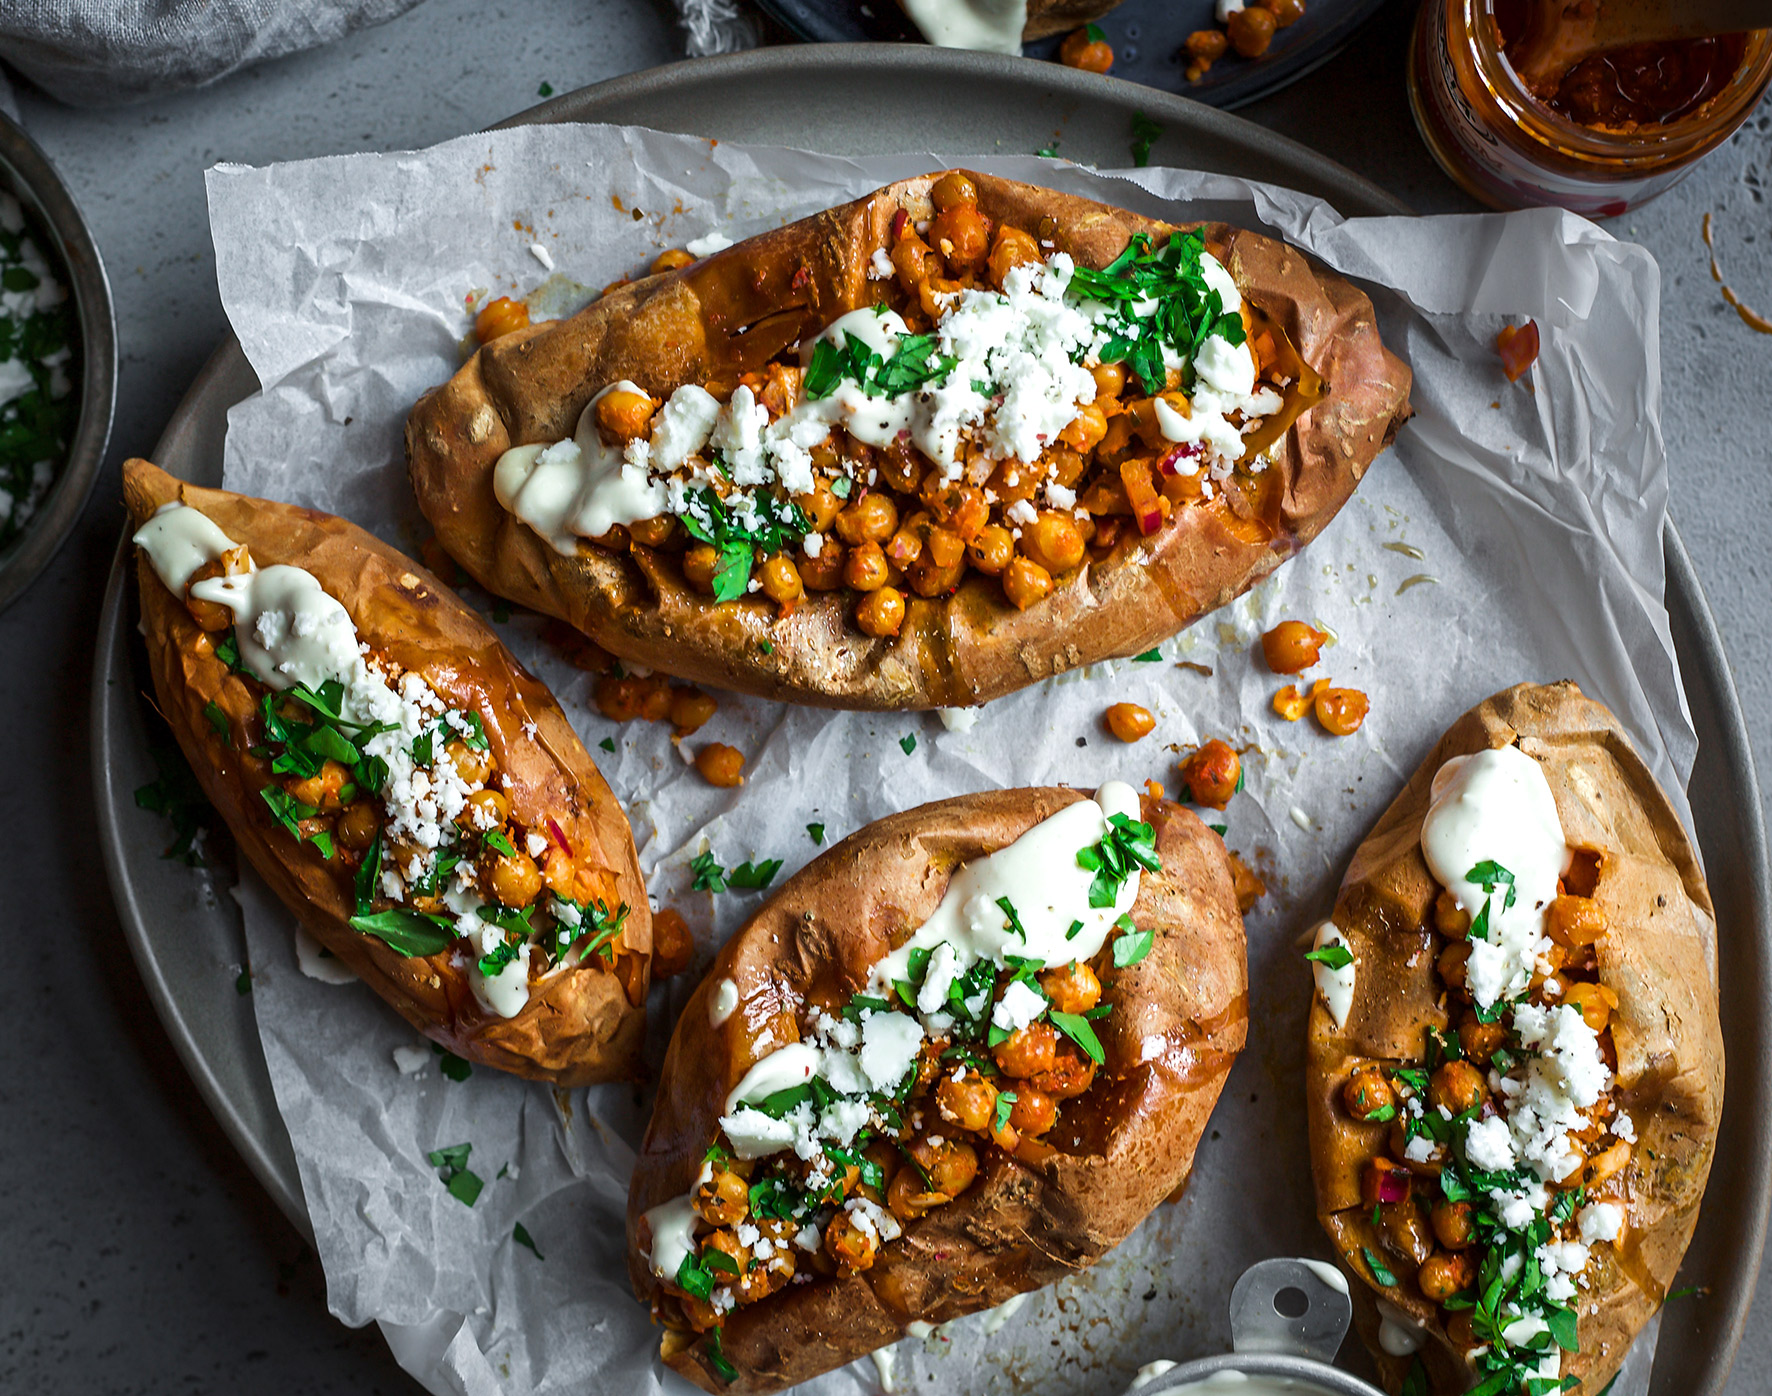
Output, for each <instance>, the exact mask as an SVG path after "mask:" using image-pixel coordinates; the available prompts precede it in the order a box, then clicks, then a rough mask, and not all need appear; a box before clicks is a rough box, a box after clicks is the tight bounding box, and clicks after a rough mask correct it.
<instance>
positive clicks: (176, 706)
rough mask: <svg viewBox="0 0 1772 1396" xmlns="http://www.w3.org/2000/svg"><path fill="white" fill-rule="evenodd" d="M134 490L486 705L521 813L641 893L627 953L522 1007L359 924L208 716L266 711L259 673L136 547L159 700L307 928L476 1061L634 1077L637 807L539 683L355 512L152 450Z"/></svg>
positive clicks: (545, 987) (138, 466) (439, 686)
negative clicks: (234, 546) (298, 577)
mask: <svg viewBox="0 0 1772 1396" xmlns="http://www.w3.org/2000/svg"><path fill="white" fill-rule="evenodd" d="M123 489H124V497H125V500H126V502H127V505H128V508H129V512H130V517H131V518H132V519H133V520H134V521H135V523H136V524H137V525H140V524H141V523H143V522H145V521H146V520H147V519H148V518H149V517H151V516H152V514H153V513H154V511H155V510H156V509H158V508H159V507H160V506H161V505H163V504H167V503H170V502H172V501H175V500H177V501H180V502H182V503H185V504H187V505H190V506H191V507H192V508H195V509H199V510H201V511H202V512H203V513H204V514H206V515H208V516H209V517H210V518H211V519H213V520H214V521H215V522H216V523H217V524H218V525H219V526H220V527H221V529H222V530H223V532H225V533H226V534H227V535H228V536H229V537H231V538H232V539H234V541H235V542H237V543H244V544H246V545H247V547H248V549H249V550H250V552H251V555H252V557H253V560H254V561H255V562H256V563H258V564H259V565H260V566H265V565H268V564H271V563H279V562H282V563H289V564H292V565H294V566H298V567H304V568H306V569H307V570H308V571H310V572H312V573H313V574H314V575H315V576H316V577H317V578H318V579H319V581H320V583H321V585H322V586H323V587H325V589H326V590H327V591H328V592H330V593H331V594H332V595H333V596H335V597H336V598H337V599H338V600H339V601H340V602H342V603H343V604H344V606H345V608H346V610H348V611H349V612H350V614H351V619H352V620H353V621H354V622H355V623H356V626H357V630H358V633H359V634H360V635H361V636H362V638H363V639H364V640H365V641H366V642H367V643H368V644H369V645H370V646H371V647H372V648H375V649H378V650H382V651H384V652H386V653H388V654H389V655H391V656H392V657H393V658H394V659H395V660H396V661H397V662H398V663H399V664H401V665H402V666H403V667H405V668H407V669H410V670H414V671H416V672H418V673H419V674H421V675H422V676H423V677H424V678H425V680H426V681H427V682H428V683H429V684H430V685H431V686H432V688H434V689H435V690H436V691H437V692H438V693H439V694H440V695H442V696H443V697H444V698H445V699H446V700H448V701H449V702H451V703H453V704H455V705H458V706H472V707H475V708H477V709H478V710H479V712H480V713H481V715H482V719H483V721H484V723H485V727H486V734H487V738H488V740H489V742H490V744H491V748H492V752H493V755H494V756H495V757H496V758H497V760H498V763H499V768H500V770H501V771H502V772H504V773H505V774H506V775H507V776H508V777H509V778H510V785H509V787H508V789H507V791H506V793H507V794H508V795H509V797H510V799H511V803H512V808H513V809H514V810H515V811H516V812H517V814H518V815H519V817H523V818H524V819H525V822H526V823H527V822H534V823H541V822H542V821H543V820H545V819H546V818H549V817H552V818H553V819H555V820H556V822H557V823H558V824H559V825H560V827H561V830H562V832H563V833H564V834H565V835H566V837H567V838H568V840H570V842H571V846H572V851H573V853H574V854H575V855H576V856H577V857H579V858H580V859H581V860H585V861H590V862H593V863H598V864H600V865H601V866H602V867H604V868H605V869H607V870H608V871H609V872H610V873H611V875H612V876H613V877H614V879H615V882H616V886H617V888H618V889H619V895H620V897H621V899H622V900H624V901H626V902H627V904H628V907H629V912H628V920H627V922H626V926H625V929H624V931H623V939H624V943H625V947H626V952H627V953H626V954H625V955H624V956H623V957H621V959H618V961H617V964H616V966H615V968H614V969H613V970H610V969H606V968H603V967H602V966H601V965H600V964H592V965H587V966H580V967H579V968H577V969H571V970H566V971H563V972H561V973H558V974H555V975H553V976H552V977H551V978H548V979H545V980H541V981H532V984H531V997H530V1001H529V1003H528V1004H527V1006H525V1007H524V1009H523V1010H522V1012H520V1013H519V1014H518V1015H517V1016H516V1017H515V1018H510V1019H504V1018H499V1017H497V1016H496V1015H493V1014H489V1013H487V1012H486V1011H485V1010H484V1009H482V1008H481V1007H480V1005H479V1003H478V1001H477V1000H476V999H475V998H474V995H473V991H472V989H471V988H470V987H469V983H468V976H467V970H466V968H465V967H457V966H456V965H454V964H452V963H451V960H452V953H450V952H446V953H444V954H440V955H434V956H431V957H430V958H428V959H406V958H403V957H402V956H400V955H397V954H396V953H395V952H394V951H392V950H391V949H389V948H388V947H387V946H386V945H384V944H383V943H382V942H381V941H379V940H377V939H375V938H374V937H372V936H367V935H364V934H361V933H360V932H358V931H355V930H353V929H352V928H351V926H350V917H351V914H352V912H353V910H354V907H353V904H352V898H351V896H350V894H349V891H348V889H347V888H346V887H341V885H340V881H339V879H338V878H337V876H336V875H335V874H334V873H332V872H331V871H329V870H328V869H327V868H326V866H325V863H324V860H323V859H322V858H321V857H320V854H319V852H318V851H317V850H315V849H314V848H313V846H312V845H311V844H302V845H300V846H296V845H295V843H294V841H293V840H292V839H291V838H290V836H289V834H288V833H287V832H286V831H285V830H284V829H283V828H282V826H281V825H279V824H278V823H277V822H276V820H275V819H274V818H273V817H272V816H271V814H270V811H269V810H268V809H267V808H266V807H265V805H264V802H263V801H262V800H261V799H260V798H259V788H260V786H261V785H262V784H263V783H264V776H263V769H264V768H263V763H256V762H255V763H253V765H252V766H249V765H248V763H247V761H246V760H245V759H244V758H243V757H242V755H241V754H240V753H238V752H237V751H236V750H235V749H234V748H233V747H232V746H228V745H224V744H223V743H222V742H220V741H218V740H217V739H216V735H215V731H214V729H213V728H212V726H211V724H210V721H209V719H208V718H207V717H206V716H205V715H204V709H205V707H206V706H207V705H208V704H209V703H211V702H214V703H215V704H217V705H218V706H219V707H220V709H221V710H222V712H223V713H224V714H225V715H226V716H227V717H228V719H229V721H230V724H231V725H232V726H233V728H234V730H235V731H244V730H247V728H246V724H247V722H248V721H249V719H251V718H252V714H253V712H254V711H255V700H254V698H253V696H252V692H251V690H250V689H249V688H248V686H247V685H246V684H245V683H244V682H243V681H242V680H241V679H239V678H238V677H236V676H234V675H233V674H231V673H229V671H228V668H227V665H225V664H224V663H223V662H222V661H221V660H219V659H217V658H216V657H215V653H214V649H213V647H212V646H211V644H210V643H209V640H208V638H207V637H206V636H204V635H203V632H202V631H201V630H200V629H199V628H198V627H197V625H196V623H195V622H194V621H193V620H192V619H191V616H190V613H189V611H187V610H186V608H185V606H184V604H183V599H182V598H179V597H175V596H173V594H172V593H171V592H170V591H168V590H167V588H166V586H165V585H164V584H163V583H162V582H161V581H160V578H159V576H158V575H157V574H156V573H155V572H154V570H153V568H152V566H150V565H149V563H148V561H147V559H146V558H145V556H143V557H140V558H139V559H138V568H137V580H138V585H139V589H140V594H141V608H142V625H143V634H144V638H145V640H146V643H147V649H148V660H149V667H150V668H151V670H152V672H153V676H154V690H155V694H156V696H157V698H158V702H159V708H160V711H161V712H162V714H163V715H164V716H165V718H166V720H167V722H168V724H169V725H170V726H171V727H172V730H173V734H174V736H176V737H177V739H178V743H179V746H180V747H181V748H182V750H183V751H184V754H185V757H186V759H187V760H188V761H189V762H190V764H191V769H192V770H193V771H194V772H195V773H196V776H197V780H198V783H199V784H200V785H201V786H202V787H203V792H204V794H205V795H206V796H207V797H208V799H209V802H210V804H212V805H213V806H214V807H215V809H216V811H217V813H219V814H220V815H221V817H222V819H223V820H224V821H225V822H226V824H227V826H228V828H229V830H230V832H231V833H232V834H233V836H234V839H235V841H236V843H238V845H239V846H240V848H241V849H242V850H243V851H244V852H245V854H246V856H247V858H248V859H249V860H250V861H251V863H252V865H253V867H254V868H256V869H257V870H258V873H259V875H260V876H261V877H263V878H264V879H265V881H266V882H268V883H269V884H270V886H271V888H272V890H273V891H275V892H276V893H277V896H278V897H279V898H280V899H281V900H282V902H283V903H284V905H286V906H287V907H288V908H289V909H290V910H291V911H292V912H293V913H294V914H295V916H296V917H297V919H298V920H299V921H300V922H301V924H302V926H303V927H304V928H305V929H306V930H307V931H308V933H309V934H310V935H312V936H313V937H314V938H315V939H316V940H317V941H319V942H320V944H321V945H323V946H324V947H325V948H326V949H327V950H329V951H331V952H332V954H334V955H336V956H337V957H338V958H339V959H340V960H341V961H342V962H343V963H344V964H346V965H347V966H349V968H350V969H351V970H352V971H353V972H355V973H356V975H357V976H358V977H359V978H360V979H362V980H364V981H365V982H366V983H368V984H369V986H370V987H371V988H373V989H374V990H375V991H376V992H377V993H378V994H380V995H381V996H382V997H383V998H384V999H386V1000H387V1001H388V1002H389V1003H390V1004H392V1005H393V1007H394V1008H395V1009H397V1010H398V1011H399V1013H400V1015H401V1016H402V1017H404V1018H405V1019H406V1020H407V1021H408V1022H409V1023H411V1024H412V1025H413V1027H415V1028H417V1029H418V1030H419V1031H420V1032H421V1033H423V1034H424V1035H425V1036H427V1037H429V1038H431V1039H432V1040H433V1041H435V1042H438V1043H441V1044H442V1045H443V1046H445V1047H447V1048H448V1049H449V1050H450V1051H452V1052H454V1053H456V1054H457V1055H459V1056H462V1057H465V1058H466V1059H468V1060H469V1061H473V1062H479V1063H482V1064H484V1065H486V1066H490V1067H496V1068H498V1069H499V1070H501V1071H509V1072H513V1073H515V1074H517V1075H519V1076H527V1077H532V1078H535V1079H539V1080H546V1081H552V1082H556V1083H558V1084H561V1085H580V1084H587V1083H590V1082H593V1081H607V1080H616V1079H628V1078H631V1077H633V1076H635V1075H636V1074H637V1073H638V1070H639V1062H640V1048H641V1041H642V1036H643V1032H644V1026H645V1023H644V1004H645V989H646V984H647V982H648V976H649V970H650V951H651V947H652V918H651V913H650V911H649V909H648V904H647V900H646V889H645V884H644V882H643V881H642V880H641V877H640V869H639V862H638V859H637V858H636V856H635V852H634V841H633V836H632V834H631V833H630V831H629V829H628V823H627V818H626V816H625V815H624V814H623V813H622V810H621V808H620V806H619V805H618V804H617V803H616V800H615V796H614V794H613V793H612V792H611V791H610V789H609V787H608V786H607V785H606V784H605V783H604V781H603V777H602V775H601V774H600V773H599V772H598V770H597V767H596V765H595V763H594V762H592V760H591V759H590V756H589V754H588V753H587V752H586V751H585V749H584V746H583V744H582V743H581V742H580V741H579V740H578V736H577V734H576V733H574V732H573V730H572V727H571V725H570V724H569V723H568V722H567V721H566V716H565V714H564V713H562V712H561V711H560V708H559V705H558V704H557V703H555V701H554V699H553V696H552V695H551V694H550V693H549V692H548V690H547V689H546V688H545V687H544V686H543V685H542V683H541V682H540V681H539V680H538V679H536V678H535V677H534V676H533V675H532V674H530V673H529V672H528V671H527V670H526V669H524V668H523V666H522V665H521V664H519V663H518V662H517V660H516V659H515V658H514V657H513V656H512V655H511V653H510V652H509V651H508V650H506V649H505V647H504V646H503V645H502V644H500V643H499V641H498V639H497V637H496V636H494V635H493V634H492V633H491V631H489V630H488V629H487V628H486V626H485V625H484V624H483V623H482V622H481V620H480V619H479V617H478V616H476V615H475V614H474V612H472V611H471V610H469V609H468V608H467V607H466V606H465V605H463V604H462V603H461V602H460V601H459V600H457V599H456V597H455V595H454V593H453V592H451V591H450V590H449V589H448V588H446V587H444V586H443V585H442V584H441V583H440V582H438V581H437V579H436V578H435V577H433V576H432V575H431V574H430V573H429V572H427V571H426V570H425V569H424V568H422V567H421V566H419V565H418V564H417V563H415V562H413V561H411V560H410V559H408V558H406V557H405V556H403V555H402V554H400V553H399V552H396V551H395V550H394V549H393V548H390V547H388V546H387V545H386V544H384V543H382V542H381V541H379V540H378V539H376V538H375V537H373V536H372V535H370V534H368V533H366V532H364V531H363V530H362V529H360V528H358V527H356V525H354V524H351V523H348V522H347V521H345V520H343V519H340V518H335V517H333V516H332V515H329V514H321V513H316V512H314V511H312V510H308V509H300V508H297V507H295V506H293V505H288V504H277V503H273V502H271V501H268V500H261V499H249V498H247V497H245V496H243V495H237V494H230V493H228V492H226V491H224V490H211V489H202V488H199V487H198V486H195V485H189V484H185V483H184V482H182V481H180V480H177V479H175V478H173V477H172V476H171V475H168V474H166V472H164V471H162V470H159V469H157V468H156V467H154V466H153V465H151V464H149V463H148V462H147V461H143V460H131V461H129V462H127V463H126V464H125V466H124V480H123ZM525 724H532V725H533V735H531V734H530V733H529V732H527V731H526V730H525ZM254 767H256V768H257V769H254Z"/></svg>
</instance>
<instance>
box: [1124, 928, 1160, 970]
mask: <svg viewBox="0 0 1772 1396" xmlns="http://www.w3.org/2000/svg"><path fill="white" fill-rule="evenodd" d="M1118 924H1119V926H1120V929H1121V930H1122V931H1124V932H1125V934H1124V935H1120V936H1116V937H1115V938H1114V968H1115V969H1130V968H1131V967H1132V966H1133V965H1135V964H1137V963H1138V962H1139V961H1141V960H1142V959H1144V957H1145V956H1146V955H1148V954H1150V953H1151V946H1152V945H1153V944H1154V943H1155V942H1156V939H1157V935H1156V932H1155V931H1140V930H1136V929H1134V927H1133V925H1132V918H1131V917H1130V916H1122V917H1121V918H1120V920H1119V923H1118Z"/></svg>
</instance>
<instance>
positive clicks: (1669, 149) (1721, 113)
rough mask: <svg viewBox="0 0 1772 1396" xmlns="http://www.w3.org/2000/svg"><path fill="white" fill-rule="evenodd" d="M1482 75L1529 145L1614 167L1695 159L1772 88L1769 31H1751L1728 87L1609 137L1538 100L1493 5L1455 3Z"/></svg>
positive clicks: (1484, 0) (1478, 0)
mask: <svg viewBox="0 0 1772 1396" xmlns="http://www.w3.org/2000/svg"><path fill="white" fill-rule="evenodd" d="M1458 3H1460V4H1461V5H1462V8H1463V9H1464V12H1465V13H1464V22H1465V32H1466V33H1467V34H1468V35H1469V37H1470V44H1471V49H1472V52H1473V54H1474V55H1475V57H1476V59H1477V64H1476V66H1477V74H1478V76H1479V78H1480V79H1481V80H1482V82H1483V84H1484V86H1486V87H1487V88H1488V89H1489V92H1490V95H1491V97H1492V98H1493V99H1494V100H1495V102H1496V103H1497V104H1498V105H1499V106H1500V107H1501V109H1502V111H1503V113H1504V114H1505V115H1506V116H1507V117H1508V119H1509V120H1510V121H1511V122H1512V123H1513V124H1514V126H1515V128H1516V129H1517V130H1518V131H1519V132H1520V133H1521V134H1522V135H1524V136H1526V137H1527V138H1528V139H1529V140H1532V141H1533V142H1535V143H1537V144H1539V145H1544V146H1548V147H1551V148H1553V149H1555V150H1558V151H1561V152H1562V153H1564V154H1566V155H1572V156H1576V157H1579V158H1585V159H1597V160H1604V161H1606V162H1608V163H1611V164H1614V165H1624V166H1629V165H1634V164H1661V163H1663V162H1665V161H1668V160H1670V159H1671V160H1685V159H1691V158H1696V157H1697V156H1699V155H1702V154H1704V153H1705V152H1706V151H1708V150H1710V149H1711V148H1712V147H1713V146H1715V145H1718V144H1720V143H1721V142H1722V141H1723V140H1724V139H1725V138H1726V137H1728V136H1729V135H1730V134H1731V133H1732V132H1733V131H1734V130H1735V128H1736V127H1737V126H1739V125H1740V124H1741V123H1742V122H1743V121H1745V120H1746V119H1747V117H1748V115H1749V114H1750V113H1751V112H1752V111H1753V109H1754V107H1755V106H1756V105H1757V104H1758V103H1759V100H1760V98H1761V97H1762V96H1763V95H1764V94H1765V91H1766V88H1767V86H1768V84H1769V83H1772V30H1767V29H1754V30H1749V31H1747V48H1746V50H1745V52H1744V53H1743V54H1742V60H1741V63H1740V65H1739V66H1738V67H1737V68H1736V70H1735V72H1734V73H1733V74H1732V75H1731V76H1730V78H1729V81H1728V83H1727V84H1726V85H1725V86H1724V87H1723V88H1722V90H1721V91H1719V92H1717V93H1716V94H1715V95H1714V96H1712V97H1711V98H1709V99H1708V100H1707V101H1705V102H1704V103H1702V104H1701V105H1700V106H1698V107H1697V108H1695V109H1694V110H1693V111H1691V112H1689V113H1687V114H1686V115H1684V116H1681V117H1679V118H1677V119H1676V120H1674V121H1670V122H1665V123H1656V124H1655V125H1654V126H1650V127H1639V128H1638V129H1637V130H1634V131H1609V130H1606V129H1605V128H1603V127H1593V126H1584V125H1582V124H1581V123H1580V122H1578V121H1575V120H1572V119H1571V118H1569V117H1567V116H1564V115H1563V114H1562V113H1561V112H1558V111H1556V110H1554V109H1553V108H1552V107H1550V106H1549V105H1548V104H1547V103H1545V102H1544V101H1543V100H1542V99H1540V98H1539V97H1537V96H1535V95H1534V94H1533V93H1532V92H1531V91H1530V90H1529V89H1528V88H1527V87H1526V85H1525V84H1524V83H1522V82H1521V81H1520V79H1519V76H1518V74H1516V73H1515V71H1514V67H1513V65H1512V64H1511V63H1509V62H1508V60H1507V57H1506V55H1505V54H1504V53H1503V51H1502V48H1501V44H1500V43H1499V42H1498V34H1497V29H1496V26H1495V25H1494V24H1493V22H1492V18H1493V15H1494V10H1495V5H1494V0H1458Z"/></svg>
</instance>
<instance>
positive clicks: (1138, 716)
mask: <svg viewBox="0 0 1772 1396" xmlns="http://www.w3.org/2000/svg"><path fill="white" fill-rule="evenodd" d="M1106 721H1107V725H1108V731H1110V732H1112V733H1113V734H1114V735H1115V736H1116V737H1118V738H1119V739H1120V740H1121V741H1123V742H1136V741H1139V740H1141V739H1143V738H1145V737H1148V736H1150V734H1151V732H1152V731H1153V730H1155V728H1156V725H1157V719H1156V718H1154V717H1152V716H1151V710H1150V709H1149V708H1141V707H1140V706H1139V705H1138V704H1137V703H1115V704H1114V705H1113V706H1112V707H1110V708H1109V709H1108V710H1107V718H1106Z"/></svg>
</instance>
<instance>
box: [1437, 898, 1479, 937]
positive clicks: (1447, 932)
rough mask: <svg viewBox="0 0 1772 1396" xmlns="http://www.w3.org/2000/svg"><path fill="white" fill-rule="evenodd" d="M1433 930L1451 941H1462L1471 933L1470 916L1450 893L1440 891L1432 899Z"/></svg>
mask: <svg viewBox="0 0 1772 1396" xmlns="http://www.w3.org/2000/svg"><path fill="white" fill-rule="evenodd" d="M1434 929H1435V930H1436V931H1438V932H1439V933H1440V934H1441V935H1443V936H1447V937H1449V938H1451V939H1452V940H1463V939H1464V938H1465V937H1466V936H1467V935H1469V934H1470V931H1471V914H1470V912H1468V911H1466V910H1465V909H1464V908H1463V907H1461V906H1460V905H1459V904H1458V899H1457V898H1456V897H1454V896H1453V895H1452V894H1451V893H1450V892H1448V891H1446V890H1444V889H1443V888H1442V889H1441V891H1440V895H1439V896H1437V897H1435V898H1434Z"/></svg>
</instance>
